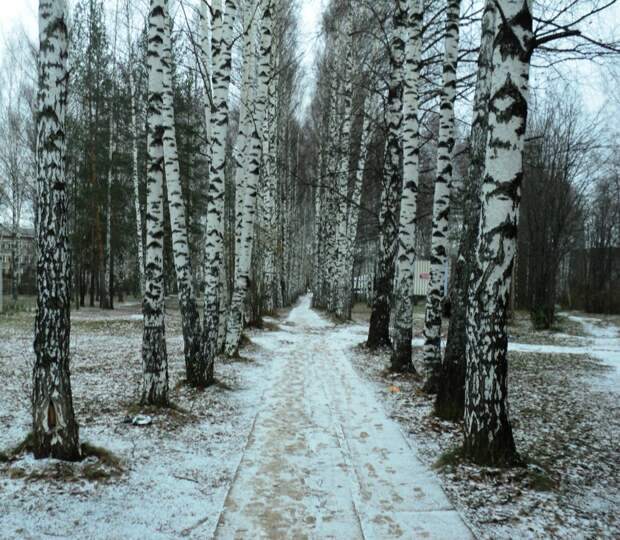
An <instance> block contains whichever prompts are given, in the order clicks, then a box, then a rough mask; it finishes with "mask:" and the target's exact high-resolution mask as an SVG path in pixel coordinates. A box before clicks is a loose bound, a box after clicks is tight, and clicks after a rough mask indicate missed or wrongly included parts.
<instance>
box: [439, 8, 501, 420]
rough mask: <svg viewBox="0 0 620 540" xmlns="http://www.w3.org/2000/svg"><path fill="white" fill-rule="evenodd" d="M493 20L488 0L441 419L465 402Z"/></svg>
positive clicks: (455, 415)
mask: <svg viewBox="0 0 620 540" xmlns="http://www.w3.org/2000/svg"><path fill="white" fill-rule="evenodd" d="M495 20H496V11H495V0H487V2H486V4H485V8H484V12H483V15H482V30H481V44H480V53H479V55H478V78H477V81H476V92H475V96H474V111H473V122H472V128H471V135H470V142H469V146H470V151H469V155H470V164H469V168H468V170H467V177H466V179H465V191H464V193H463V200H464V201H465V208H464V212H463V215H464V220H463V233H462V235H461V239H460V243H459V253H458V258H457V261H456V264H455V266H454V279H453V284H452V291H451V294H450V304H451V306H450V308H451V311H450V324H449V326H448V337H447V340H446V350H445V352H444V358H443V362H442V364H441V378H440V382H439V385H438V391H437V399H436V402H435V413H436V414H437V415H438V416H440V417H441V418H443V419H445V420H459V419H461V418H462V417H463V407H464V405H465V363H466V362H465V342H466V333H465V322H466V318H467V299H468V295H469V277H470V275H471V270H472V262H473V259H474V257H475V250H476V237H477V233H478V222H479V221H480V188H481V184H482V173H483V171H484V159H485V153H486V142H487V135H488V117H489V109H488V103H489V99H490V89H491V88H490V86H491V84H490V83H491V70H492V61H493V59H492V56H493V39H494V37H495Z"/></svg>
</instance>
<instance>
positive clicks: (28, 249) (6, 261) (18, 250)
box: [0, 224, 36, 295]
mask: <svg viewBox="0 0 620 540" xmlns="http://www.w3.org/2000/svg"><path fill="white" fill-rule="evenodd" d="M16 236H17V238H16ZM14 256H16V262H17V266H16V268H15V270H16V272H17V282H18V286H19V287H20V288H23V287H24V286H25V287H26V289H27V290H26V291H25V292H26V293H29V292H30V288H31V282H32V281H33V276H34V271H35V258H36V245H35V235H34V229H31V228H24V227H20V228H19V231H18V233H17V235H14V234H13V229H12V227H8V226H7V225H3V224H0V260H1V261H2V265H0V266H1V268H2V270H1V272H2V278H3V281H4V287H3V289H4V294H5V295H9V294H10V293H11V290H12V283H11V280H12V279H13V273H14V272H13V268H14V261H13V257H14ZM17 257H19V258H18V259H17Z"/></svg>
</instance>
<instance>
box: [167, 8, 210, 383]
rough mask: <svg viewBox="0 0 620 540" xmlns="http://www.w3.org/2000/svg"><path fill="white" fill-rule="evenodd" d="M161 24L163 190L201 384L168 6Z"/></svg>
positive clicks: (189, 363)
mask: <svg viewBox="0 0 620 540" xmlns="http://www.w3.org/2000/svg"><path fill="white" fill-rule="evenodd" d="M164 24H165V27H164V32H165V34H164V44H163V60H162V63H163V66H164V73H163V76H164V82H163V84H164V95H163V106H162V122H163V127H164V135H163V144H164V169H165V177H166V193H167V195H168V213H169V215H170V230H171V233H172V255H173V259H174V269H175V272H176V278H177V292H178V298H179V309H180V311H181V324H182V328H183V344H184V348H183V350H184V356H185V371H186V376H187V381H188V382H189V383H190V384H191V385H192V386H198V387H202V386H205V385H206V382H207V381H206V380H205V378H204V375H205V369H204V365H203V362H202V358H201V353H202V350H201V349H202V348H201V343H200V338H201V328H200V316H199V315H198V304H197V302H196V293H195V291H194V285H193V282H192V278H193V272H192V259H191V254H190V249H189V235H188V233H187V216H186V211H185V199H184V198H183V189H182V186H181V175H180V171H179V156H178V150H177V140H176V139H177V137H176V128H175V124H174V103H173V100H174V94H173V88H172V51H171V39H170V33H171V27H170V16H169V14H168V11H167V10H166V13H165V22H164Z"/></svg>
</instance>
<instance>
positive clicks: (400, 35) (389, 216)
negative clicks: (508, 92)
mask: <svg viewBox="0 0 620 540" xmlns="http://www.w3.org/2000/svg"><path fill="white" fill-rule="evenodd" d="M407 2H408V0H396V7H395V10H394V16H393V21H394V28H393V36H392V42H391V44H390V64H391V72H390V81H389V89H388V100H387V107H388V114H387V121H388V135H387V141H386V159H385V165H384V180H383V191H382V193H381V212H380V214H379V227H380V229H381V230H380V236H379V261H378V264H377V276H376V287H375V292H374V298H373V305H372V314H371V316H370V325H369V330H368V341H367V344H368V346H369V347H370V348H372V349H374V348H376V347H380V346H386V345H389V344H390V313H391V296H392V292H393V286H394V283H393V282H394V272H395V260H396V253H397V251H398V222H399V219H398V216H399V211H400V210H399V209H400V196H401V191H402V183H403V180H402V174H401V169H400V163H401V158H402V155H403V154H402V152H403V148H402V138H401V130H402V122H403V111H402V99H403V61H404V56H405V41H404V40H405V37H406V35H405V33H406V20H407V8H408V4H407Z"/></svg>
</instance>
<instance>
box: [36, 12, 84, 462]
mask: <svg viewBox="0 0 620 540" xmlns="http://www.w3.org/2000/svg"><path fill="white" fill-rule="evenodd" d="M66 16H67V14H66V4H65V2H64V0H41V1H40V2H39V95H38V103H39V106H38V115H37V116H38V117H37V199H38V200H37V211H38V216H37V224H38V227H37V251H38V258H37V313H36V318H35V330H34V335H35V337H34V352H35V363H34V368H33V372H32V379H33V380H32V433H33V448H34V455H35V457H37V458H45V457H53V458H56V459H64V460H71V461H73V460H77V459H79V458H80V446H79V434H78V431H79V430H78V424H77V422H76V420H75V415H74V411H73V399H72V395H71V378H70V373H69V344H70V328H71V323H70V307H71V296H70V291H69V289H70V281H69V278H70V270H69V254H68V239H67V190H66V187H67V183H66V178H65V155H66V154H65V152H66V141H65V115H66V107H67V80H68V71H67V47H68V40H67V25H66Z"/></svg>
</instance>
